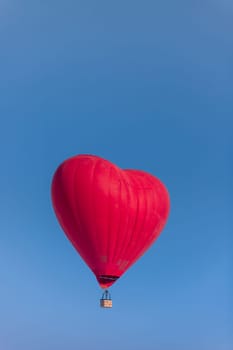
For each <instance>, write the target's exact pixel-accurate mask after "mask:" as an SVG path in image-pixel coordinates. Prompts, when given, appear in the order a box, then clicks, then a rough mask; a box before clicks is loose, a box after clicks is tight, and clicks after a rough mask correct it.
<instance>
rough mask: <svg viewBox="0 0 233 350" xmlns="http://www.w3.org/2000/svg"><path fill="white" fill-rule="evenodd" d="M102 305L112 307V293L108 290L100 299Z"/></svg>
mask: <svg viewBox="0 0 233 350" xmlns="http://www.w3.org/2000/svg"><path fill="white" fill-rule="evenodd" d="M100 306H101V307H103V308H111V307H112V299H111V295H110V293H109V291H108V290H106V291H105V292H104V293H103V295H102V298H101V299H100Z"/></svg>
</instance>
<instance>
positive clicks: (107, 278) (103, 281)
mask: <svg viewBox="0 0 233 350" xmlns="http://www.w3.org/2000/svg"><path fill="white" fill-rule="evenodd" d="M96 278H97V281H98V282H99V285H100V287H101V288H108V287H110V286H111V285H112V284H113V283H114V282H116V280H117V279H118V278H119V276H113V275H99V276H96Z"/></svg>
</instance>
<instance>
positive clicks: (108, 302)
mask: <svg viewBox="0 0 233 350" xmlns="http://www.w3.org/2000/svg"><path fill="white" fill-rule="evenodd" d="M100 306H101V307H107V308H110V307H112V300H111V299H100Z"/></svg>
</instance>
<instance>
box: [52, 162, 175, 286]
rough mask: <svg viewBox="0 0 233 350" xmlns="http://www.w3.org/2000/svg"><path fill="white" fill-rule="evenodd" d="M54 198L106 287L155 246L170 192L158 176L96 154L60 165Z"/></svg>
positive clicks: (59, 215)
mask: <svg viewBox="0 0 233 350" xmlns="http://www.w3.org/2000/svg"><path fill="white" fill-rule="evenodd" d="M52 202H53V207H54V210H55V213H56V216H57V218H58V221H59V222H60V225H61V226H62V228H63V230H64V232H65V233H66V235H67V237H68V239H69V240H70V241H71V242H72V244H73V246H74V247H75V249H76V250H77V251H78V253H79V254H80V255H81V257H82V258H83V259H84V261H85V262H86V263H87V265H88V266H89V267H90V269H91V270H92V271H93V273H94V274H95V275H96V278H97V280H98V282H99V284H100V286H101V287H103V288H106V287H109V286H111V285H112V284H113V283H114V282H115V281H116V280H117V279H118V278H119V277H120V276H121V275H122V274H123V273H124V272H125V271H126V270H127V269H128V268H129V267H130V266H131V265H132V264H133V263H134V262H135V261H136V260H137V259H138V258H139V257H140V256H141V255H142V254H143V253H144V252H145V251H146V250H147V249H148V248H149V247H150V246H151V244H152V243H153V242H154V241H155V240H156V238H157V237H158V236H159V234H160V232H161V231H162V229H163V227H164V225H165V222H166V220H167V217H168V212H169V196H168V192H167V190H166V188H165V186H164V185H163V184H162V182H161V181H160V180H158V179H157V178H156V177H154V176H152V175H150V174H148V173H145V172H143V171H139V170H122V169H120V168H119V167H117V166H116V165H114V164H112V163H110V162H109V161H107V160H105V159H102V158H100V157H97V156H92V155H79V156H75V157H73V158H70V159H68V160H66V161H65V162H64V163H62V164H61V165H60V166H59V167H58V169H57V171H56V172H55V174H54V177H53V182H52Z"/></svg>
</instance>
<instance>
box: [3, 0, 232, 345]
mask: <svg viewBox="0 0 233 350" xmlns="http://www.w3.org/2000/svg"><path fill="white" fill-rule="evenodd" d="M0 121H1V124H0V143H1V147H0V157H1V171H0V213H1V214H0V217H1V220H0V238H1V240H0V241H1V244H0V278H1V286H0V310H1V311H0V350H77V349H80V350H100V349H101V350H109V349H112V350H119V349H122V350H123V349H124V350H141V349H145V350H176V349H179V350H196V349H198V350H231V349H232V348H233V336H232V334H231V331H232V329H233V318H232V311H233V310H232V304H233V300H232V298H233V297H232V295H233V283H232V271H233V269H232V246H233V237H232V207H233V205H232V191H233V186H232V185H233V182H232V149H233V147H232V146H233V140H232V131H233V5H232V1H230V0H202V1H199V0H188V1H187V0H186V1H185V0H176V1H174V0H165V1H152V0H151V1H148V0H144V1H129V0H124V1H121V0H120V1H93V0H85V1H84V0H83V1H78V0H76V1H74V0H66V1H60V0H56V1H55V0H47V1H38V0H36V1H29V0H28V1H26V0H17V1H16V0H12V1H7V0H2V1H1V3H0ZM79 153H93V154H96V155H99V156H102V157H105V158H107V159H109V160H111V161H113V162H115V163H116V164H118V165H119V166H121V167H123V168H124V167H127V168H139V169H143V170H145V171H149V172H152V173H153V174H154V175H156V176H158V177H159V178H160V179H161V180H162V181H163V182H164V183H165V184H166V186H167V187H168V189H169V192H170V196H171V215H170V218H169V222H168V225H167V226H166V229H165V230H164V232H163V233H162V235H161V236H160V238H159V239H158V241H157V243H156V244H155V245H154V246H153V247H152V248H151V249H150V251H149V252H148V253H147V254H146V255H145V256H144V257H143V258H142V259H141V260H140V261H139V262H138V263H137V264H136V265H134V267H132V268H131V269H130V270H128V272H127V273H126V274H125V275H124V276H123V277H122V278H121V279H120V280H119V281H118V282H117V283H116V284H115V285H114V286H113V288H112V289H111V291H112V296H113V303H114V307H113V309H112V310H102V309H100V308H99V301H98V299H99V297H100V295H101V290H100V288H99V287H98V285H97V283H96V281H95V278H94V277H93V275H92V273H91V272H90V271H89V270H88V268H87V267H86V265H85V264H84V263H83V262H82V260H81V259H80V257H79V256H78V255H77V254H76V252H75V251H74V249H73V248H72V247H71V245H70V243H69V242H68V241H67V239H66V238H65V236H64V234H63V233H62V231H61V229H60V227H59V225H58V223H57V221H56V218H55V216H54V213H53V210H52V207H51V200H50V184H51V179H52V175H53V172H54V171H55V169H56V167H57V166H58V164H59V163H61V162H62V161H63V160H64V159H66V158H68V157H70V156H72V155H75V154H79Z"/></svg>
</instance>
